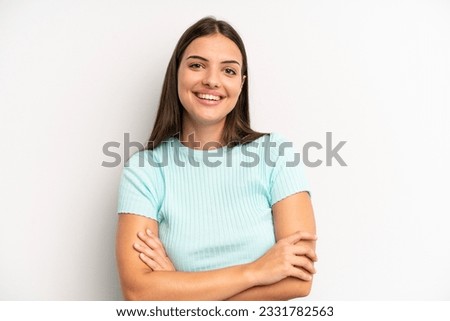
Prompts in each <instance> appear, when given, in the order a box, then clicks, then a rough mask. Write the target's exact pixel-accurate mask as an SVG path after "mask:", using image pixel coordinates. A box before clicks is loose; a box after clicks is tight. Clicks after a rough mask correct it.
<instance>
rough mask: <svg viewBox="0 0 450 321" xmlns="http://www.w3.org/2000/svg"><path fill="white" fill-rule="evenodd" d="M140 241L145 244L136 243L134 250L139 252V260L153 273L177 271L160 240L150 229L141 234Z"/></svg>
mask: <svg viewBox="0 0 450 321" xmlns="http://www.w3.org/2000/svg"><path fill="white" fill-rule="evenodd" d="M138 237H139V239H140V240H141V241H142V242H143V243H144V244H141V243H134V245H133V248H134V249H135V250H136V251H138V252H139V258H140V259H141V260H142V262H144V263H145V264H147V266H148V267H149V268H151V269H152V270H153V271H175V267H174V266H173V263H172V261H170V259H169V257H168V256H167V254H166V250H165V249H164V246H163V244H162V243H161V241H160V240H159V238H158V237H157V236H156V235H154V234H153V233H152V232H151V231H150V230H149V229H147V231H146V233H144V232H139V233H138Z"/></svg>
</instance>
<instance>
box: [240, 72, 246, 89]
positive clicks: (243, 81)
mask: <svg viewBox="0 0 450 321" xmlns="http://www.w3.org/2000/svg"><path fill="white" fill-rule="evenodd" d="M246 78H247V76H245V75H244V76H242V83H241V89H242V87H243V86H244V83H245V79H246Z"/></svg>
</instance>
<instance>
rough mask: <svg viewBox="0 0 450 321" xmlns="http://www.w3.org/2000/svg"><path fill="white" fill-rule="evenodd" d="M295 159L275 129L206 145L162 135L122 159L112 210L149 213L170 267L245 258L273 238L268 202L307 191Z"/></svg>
mask: <svg viewBox="0 0 450 321" xmlns="http://www.w3.org/2000/svg"><path fill="white" fill-rule="evenodd" d="M289 145H290V147H289ZM295 156H296V159H297V164H296V165H295ZM294 165H295V166H294ZM302 165H303V164H302V163H301V161H300V155H299V154H297V155H295V153H294V149H293V147H292V144H291V143H288V142H287V141H286V140H285V139H283V138H282V137H281V136H280V135H278V134H270V135H264V136H262V137H260V138H258V139H257V140H255V141H253V142H251V143H249V144H246V145H238V146H236V147H234V148H226V147H224V148H220V149H215V150H209V151H205V150H194V149H191V148H188V147H186V146H185V145H183V144H182V143H181V142H180V141H179V140H178V139H177V138H170V139H169V140H168V141H166V142H163V143H162V144H161V145H159V146H158V147H157V148H156V149H154V150H153V151H141V152H139V153H136V154H134V155H133V156H132V157H131V158H130V159H129V160H128V162H127V163H126V164H125V166H124V168H123V173H122V178H121V183H120V188H119V198H118V210H117V211H118V213H134V214H139V215H144V216H146V217H149V218H152V219H155V220H157V221H158V223H159V237H160V239H161V241H162V243H163V244H164V246H165V249H166V251H167V254H168V256H169V257H170V259H171V260H172V262H173V263H174V265H175V268H176V269H177V271H204V270H211V269H217V268H222V267H226V266H231V265H236V264H243V263H248V262H251V261H254V260H256V259H258V258H259V257H261V256H262V255H263V254H264V253H265V252H266V251H267V250H268V249H269V248H270V247H271V246H273V244H274V243H275V236H274V228H273V220H272V205H273V204H275V203H276V202H278V201H279V200H281V199H283V198H285V197H287V196H289V195H292V194H294V193H297V192H300V191H308V186H307V183H306V180H305V176H304V173H303V168H302Z"/></svg>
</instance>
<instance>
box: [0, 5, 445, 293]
mask: <svg viewBox="0 0 450 321" xmlns="http://www.w3.org/2000/svg"><path fill="white" fill-rule="evenodd" d="M207 15H214V16H215V17H217V18H219V19H224V20H226V21H228V22H230V23H231V24H232V25H233V26H234V27H235V28H236V29H237V30H238V32H239V33H240V34H241V36H242V38H243V39H244V42H245V44H246V47H247V51H248V58H249V82H250V95H251V106H250V107H251V116H252V125H253V127H254V128H255V129H256V130H261V131H267V132H278V133H281V134H282V135H284V136H285V137H287V138H289V139H290V140H292V141H293V142H294V145H295V146H296V147H298V150H299V151H301V148H302V146H303V145H304V144H306V143H308V142H318V143H320V144H322V145H325V138H326V133H327V132H331V133H332V137H333V145H336V144H337V143H338V142H339V141H346V143H345V145H344V146H343V147H342V149H341V150H340V152H339V154H340V156H341V157H342V158H343V159H344V161H345V162H346V164H347V166H341V165H339V164H338V163H337V162H335V161H334V162H333V163H332V165H331V166H326V164H325V163H323V164H322V165H321V166H318V167H314V168H307V169H306V170H307V176H308V179H309V181H310V185H311V190H312V195H313V204H314V208H315V213H316V219H317V226H318V234H319V241H318V249H317V251H318V254H319V262H318V263H317V265H316V267H317V270H318V274H317V276H316V278H315V281H314V286H313V291H312V293H311V295H310V297H308V299H311V300H449V299H450V274H449V271H450V246H449V244H450V233H448V229H449V228H450V218H449V216H450V206H449V195H448V193H449V181H450V171H449V163H450V152H449V150H450V149H449V140H450V130H449V123H450V122H449V120H450V113H449V107H450V98H449V97H450V76H449V75H450V60H449V57H450V3H449V2H448V1H436V0H423V1H418V0H416V1H406V0H405V1H399V0H388V1H383V0H381V1H380V0H377V1H351V0H350V1H349V0H347V1H343V0H329V1H325V0H314V1H312V0H311V1H299V0H297V1H234V0H229V1H220V2H219V1H200V0H191V1H150V0H133V1H118V0H95V1H93V0H82V1H66V0H41V1H32V0H29V1H24V0H0V106H1V119H0V126H1V127H0V137H1V139H2V142H1V147H2V150H1V158H0V171H1V179H0V192H1V194H0V195H1V207H2V211H1V220H0V260H1V263H0V299H2V300H121V298H122V297H121V293H120V286H119V282H118V276H117V269H116V262H115V256H114V246H115V244H114V242H115V232H116V223H117V214H116V206H117V191H118V184H119V179H120V174H121V171H122V166H123V162H122V163H121V164H120V165H119V166H116V167H113V168H108V167H105V166H102V162H104V161H112V159H111V158H110V157H107V156H106V155H105V154H104V153H103V145H104V144H106V143H107V142H118V143H120V146H121V148H118V149H116V150H115V151H116V152H118V153H119V154H120V155H123V154H124V151H123V145H124V135H125V133H129V135H130V139H131V140H133V141H136V142H140V143H142V144H144V143H145V141H146V140H147V139H148V137H149V134H150V131H151V128H152V126H153V120H154V117H155V113H156V106H157V103H158V101H159V94H160V90H161V86H162V80H163V77H164V73H165V68H166V66H167V63H168V61H169V58H170V55H171V53H172V51H173V49H174V47H175V44H176V42H177V40H178V38H179V37H180V36H181V34H182V32H183V31H184V30H185V29H186V28H187V27H189V26H190V25H191V24H193V23H194V22H196V21H197V20H198V19H200V18H202V17H204V16H207ZM135 151H136V150H132V151H131V152H135ZM309 156H310V158H311V160H315V159H322V160H324V159H325V149H322V150H316V151H314V152H312V153H310V155H309Z"/></svg>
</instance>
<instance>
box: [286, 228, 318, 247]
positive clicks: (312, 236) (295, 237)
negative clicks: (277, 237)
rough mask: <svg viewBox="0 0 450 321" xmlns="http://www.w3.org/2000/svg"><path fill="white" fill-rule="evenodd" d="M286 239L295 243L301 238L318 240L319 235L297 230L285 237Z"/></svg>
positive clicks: (290, 242)
mask: <svg viewBox="0 0 450 321" xmlns="http://www.w3.org/2000/svg"><path fill="white" fill-rule="evenodd" d="M284 240H285V241H286V242H287V243H289V244H295V243H297V242H299V241H300V240H306V241H315V240H317V235H316V234H313V233H309V232H301V231H297V232H295V233H294V234H291V235H289V236H287V237H286V238H284Z"/></svg>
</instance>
